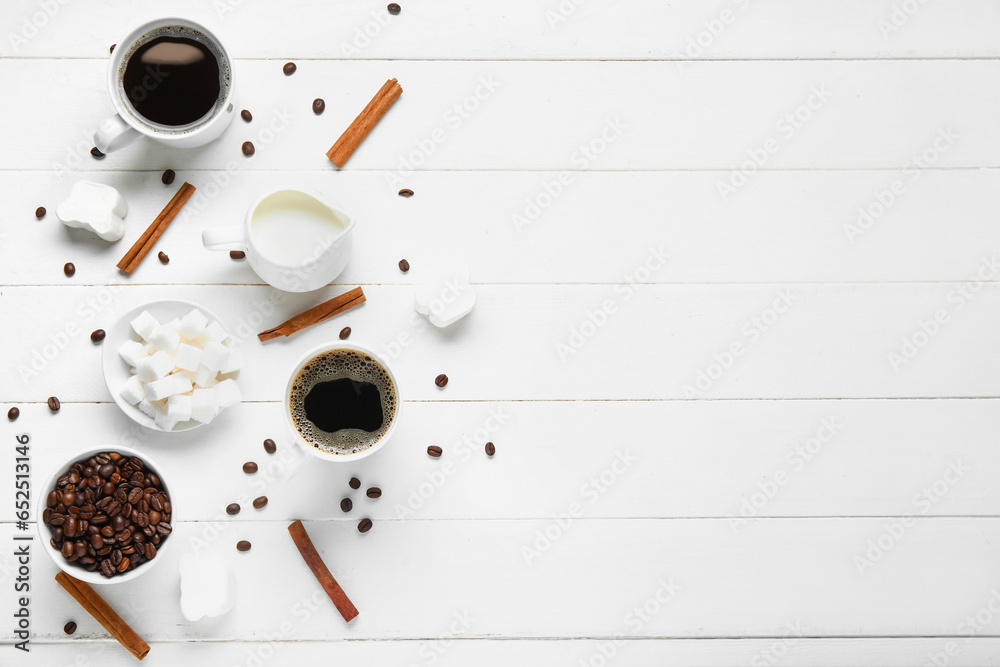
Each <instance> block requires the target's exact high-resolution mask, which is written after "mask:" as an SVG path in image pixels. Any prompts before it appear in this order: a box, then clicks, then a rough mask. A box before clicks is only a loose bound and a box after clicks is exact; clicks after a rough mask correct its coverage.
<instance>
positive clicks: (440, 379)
mask: <svg viewBox="0 0 1000 667" xmlns="http://www.w3.org/2000/svg"><path fill="white" fill-rule="evenodd" d="M434 384H436V385H437V386H439V387H443V386H445V385H446V384H448V376H447V375H445V374H444V373H441V375H438V376H437V377H436V378H434Z"/></svg>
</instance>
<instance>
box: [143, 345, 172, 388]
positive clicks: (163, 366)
mask: <svg viewBox="0 0 1000 667" xmlns="http://www.w3.org/2000/svg"><path fill="white" fill-rule="evenodd" d="M173 368H174V359H173V357H171V356H170V353H169V352H163V351H160V352H157V353H156V354H154V355H153V356H151V357H146V358H145V359H142V360H141V361H140V362H139V363H138V364H137V365H136V375H138V376H139V379H140V380H142V381H143V382H152V381H153V380H159V379H160V378H162V377H164V376H166V374H167V373H169V372H170V371H171V370H173Z"/></svg>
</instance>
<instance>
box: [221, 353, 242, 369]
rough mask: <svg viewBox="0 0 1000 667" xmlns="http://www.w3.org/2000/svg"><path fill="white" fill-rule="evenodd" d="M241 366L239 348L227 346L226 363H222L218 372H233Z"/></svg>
mask: <svg viewBox="0 0 1000 667" xmlns="http://www.w3.org/2000/svg"><path fill="white" fill-rule="evenodd" d="M241 368H243V353H242V352H241V351H240V350H239V348H235V347H231V348H229V355H228V356H227V357H226V363H224V364H223V365H222V368H220V369H219V372H220V373H235V372H236V371H238V370H240V369H241Z"/></svg>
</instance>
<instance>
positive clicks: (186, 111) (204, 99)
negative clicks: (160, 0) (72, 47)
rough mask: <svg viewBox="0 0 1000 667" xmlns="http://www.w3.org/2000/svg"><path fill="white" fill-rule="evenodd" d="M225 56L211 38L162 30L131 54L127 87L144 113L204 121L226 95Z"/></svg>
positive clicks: (177, 121)
mask: <svg viewBox="0 0 1000 667" xmlns="http://www.w3.org/2000/svg"><path fill="white" fill-rule="evenodd" d="M222 85H223V77H222V76H221V73H220V68H219V59H218V57H217V56H216V54H215V52H214V51H213V49H211V48H209V46H208V45H206V44H205V43H203V42H201V41H198V40H197V39H194V38H192V37H188V36H186V35H182V34H161V35H160V36H158V37H153V38H152V39H150V40H149V41H147V42H145V43H143V44H141V45H140V46H138V47H137V48H136V49H135V50H134V51H133V52H132V53H131V54H129V55H128V58H127V62H126V64H125V72H124V74H123V76H122V88H123V89H124V91H125V97H126V98H127V99H128V101H129V102H130V103H131V104H132V106H133V108H135V110H136V112H137V113H138V114H139V115H140V116H142V117H143V118H145V119H147V120H149V121H152V122H154V123H158V124H160V125H168V126H174V127H176V126H181V125H189V124H191V123H194V122H195V121H198V120H201V119H202V118H204V117H205V116H206V115H207V114H209V113H210V112H212V111H213V109H214V108H215V105H216V104H217V103H218V101H219V100H220V98H221V97H222V95H221V92H222Z"/></svg>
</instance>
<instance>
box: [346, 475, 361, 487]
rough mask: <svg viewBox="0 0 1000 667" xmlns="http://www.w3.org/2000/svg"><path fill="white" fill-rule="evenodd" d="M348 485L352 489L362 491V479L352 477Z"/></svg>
mask: <svg viewBox="0 0 1000 667" xmlns="http://www.w3.org/2000/svg"><path fill="white" fill-rule="evenodd" d="M347 484H348V485H349V486H350V487H351V488H352V489H360V488H361V480H360V479H358V478H357V477H352V478H351V481H350V482H348V483H347Z"/></svg>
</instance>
